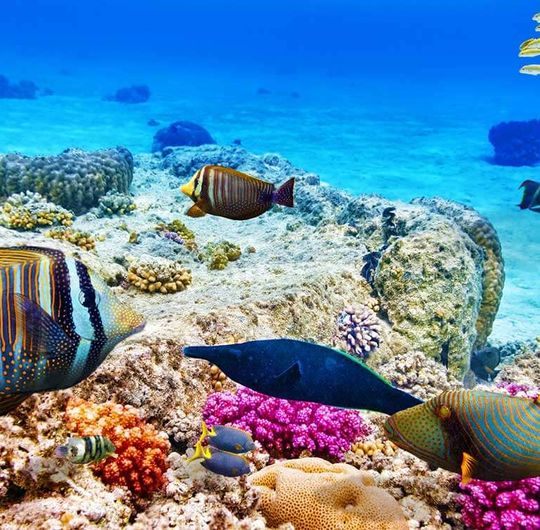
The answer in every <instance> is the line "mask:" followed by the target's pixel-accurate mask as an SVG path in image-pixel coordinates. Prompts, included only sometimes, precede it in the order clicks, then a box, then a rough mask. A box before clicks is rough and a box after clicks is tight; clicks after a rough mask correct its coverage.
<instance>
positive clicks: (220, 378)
mask: <svg viewBox="0 0 540 530" xmlns="http://www.w3.org/2000/svg"><path fill="white" fill-rule="evenodd" d="M210 376H211V377H212V388H213V389H214V390H215V391H216V392H221V391H222V390H223V382H224V381H225V380H226V379H227V376H226V374H225V373H223V372H222V371H221V370H220V369H219V366H216V365H215V364H213V365H212V366H210Z"/></svg>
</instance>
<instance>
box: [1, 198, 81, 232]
mask: <svg viewBox="0 0 540 530" xmlns="http://www.w3.org/2000/svg"><path fill="white" fill-rule="evenodd" d="M72 223H73V214H72V213H71V212H68V211H67V210H65V209H64V208H62V207H61V206H58V205H56V204H53V203H51V202H47V200H46V199H45V197H43V196H41V195H40V194H39V193H32V192H29V191H27V192H26V193H15V194H13V195H10V196H9V197H8V198H7V200H6V202H5V203H4V204H3V205H2V208H1V210H0V224H2V225H3V226H6V227H7V228H13V229H17V230H34V229H35V228H39V227H42V226H52V225H62V226H70V225H71V224H72Z"/></svg>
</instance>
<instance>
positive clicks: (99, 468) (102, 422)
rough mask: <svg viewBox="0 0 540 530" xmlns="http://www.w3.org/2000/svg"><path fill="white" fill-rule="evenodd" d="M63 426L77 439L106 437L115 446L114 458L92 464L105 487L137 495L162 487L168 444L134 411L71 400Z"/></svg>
mask: <svg viewBox="0 0 540 530" xmlns="http://www.w3.org/2000/svg"><path fill="white" fill-rule="evenodd" d="M66 425H67V428H68V429H69V430H70V431H71V432H73V433H75V434H77V435H79V436H89V435H94V434H101V435H103V436H107V437H108V438H109V439H110V440H111V441H112V443H113V444H114V445H115V447H116V456H115V457H114V456H113V457H109V458H107V459H105V460H102V461H101V462H98V463H96V464H94V469H95V471H96V473H97V474H98V475H99V476H100V477H101V479H102V480H103V482H105V483H106V484H111V485H115V486H125V487H127V488H128V489H129V490H130V491H132V492H133V493H136V494H137V495H149V494H150V493H152V492H154V491H156V490H158V489H159V488H161V486H163V484H164V482H165V478H164V475H163V474H164V472H165V471H166V469H167V463H166V459H167V455H168V453H169V450H170V444H169V442H168V440H167V439H166V437H163V436H161V435H160V434H159V433H158V431H157V430H156V429H155V428H154V427H153V426H152V425H149V424H147V423H146V422H145V421H144V420H143V419H142V418H141V417H140V416H139V413H138V411H137V409H135V408H133V407H130V406H123V405H118V404H116V403H110V402H108V403H103V404H96V403H92V402H91V401H85V400H84V399H80V398H72V399H70V400H69V402H68V405H67V408H66Z"/></svg>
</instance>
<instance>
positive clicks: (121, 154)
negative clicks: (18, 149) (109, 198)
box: [0, 147, 133, 214]
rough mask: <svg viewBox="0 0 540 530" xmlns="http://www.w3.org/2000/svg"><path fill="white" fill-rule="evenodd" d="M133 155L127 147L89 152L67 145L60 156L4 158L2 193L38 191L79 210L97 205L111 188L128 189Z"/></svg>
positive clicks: (0, 163) (0, 160)
mask: <svg viewBox="0 0 540 530" xmlns="http://www.w3.org/2000/svg"><path fill="white" fill-rule="evenodd" d="M132 179H133V157H132V155H131V153H130V152H129V151H128V150H127V149H126V148H124V147H117V148H116V149H105V150H102V151H94V152H85V151H81V150H79V149H67V150H66V151H64V152H63V153H61V154H60V155H58V156H36V157H30V156H24V155H19V154H14V153H10V154H7V155H4V156H3V157H2V158H0V196H2V195H4V196H5V195H11V194H13V193H20V192H26V191H36V192H38V193H40V194H41V195H43V196H44V197H46V198H47V199H48V200H50V201H52V202H54V203H55V204H59V205H61V206H63V207H64V208H67V209H69V210H73V211H74V212H75V213H76V214H79V213H83V212H85V211H87V210H89V209H90V208H92V206H97V205H98V201H99V198H100V197H102V196H103V195H105V194H106V193H107V192H108V191H119V192H121V193H127V192H128V188H129V185H130V184H131V181H132Z"/></svg>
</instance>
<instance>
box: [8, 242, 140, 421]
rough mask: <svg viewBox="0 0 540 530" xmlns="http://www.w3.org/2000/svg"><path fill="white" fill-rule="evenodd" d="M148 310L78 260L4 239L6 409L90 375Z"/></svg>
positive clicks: (53, 251)
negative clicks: (124, 298) (122, 297)
mask: <svg viewBox="0 0 540 530" xmlns="http://www.w3.org/2000/svg"><path fill="white" fill-rule="evenodd" d="M143 327H144V319H143V317H142V316H141V315H140V314H138V313H136V312H135V311H133V310H132V309H130V308H129V307H128V306H126V305H125V304H122V303H120V301H119V300H118V299H117V298H116V297H115V296H114V294H113V293H112V291H111V290H110V289H109V288H108V287H107V285H105V283H104V282H103V280H101V278H99V277H98V276H96V275H95V274H94V273H92V272H91V271H90V270H89V269H87V268H86V266H85V265H84V264H83V263H81V262H80V261H78V260H75V259H73V258H69V257H66V256H65V255H64V254H63V253H62V252H60V251H58V250H53V249H48V248H40V247H10V248H2V247H0V415H1V414H7V413H8V412H9V411H10V410H13V409H14V408H15V407H16V406H17V405H18V404H20V403H21V402H22V401H24V400H25V399H26V398H27V397H28V396H29V395H30V394H31V393H33V392H44V391H47V390H58V389H60V388H68V387H70V386H73V385H75V384H77V383H79V382H80V381H82V380H83V379H85V378H86V377H88V376H89V375H90V374H91V373H92V372H93V371H94V370H95V369H96V368H97V367H98V366H99V365H100V364H101V363H102V362H103V361H104V359H105V357H106V356H107V355H108V354H109V352H110V351H111V350H112V349H113V348H114V346H116V344H118V343H119V342H120V341H121V340H123V339H125V338H126V337H128V336H129V335H132V334H133V333H136V332H137V331H140V330H141V329H142V328H143Z"/></svg>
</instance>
